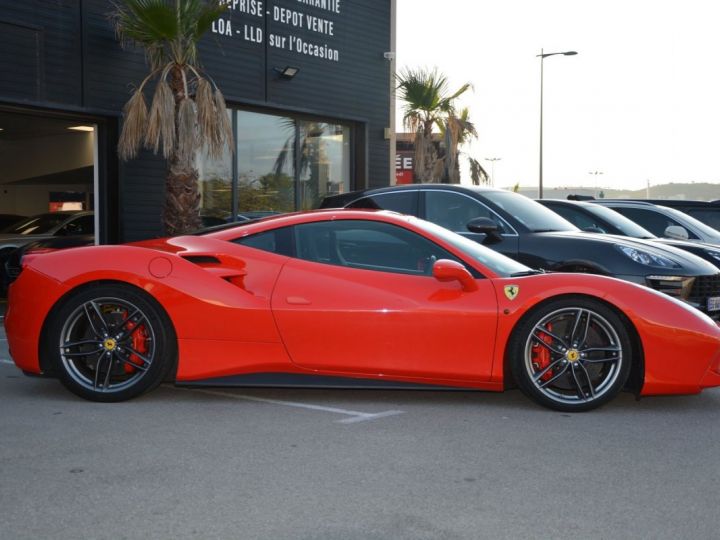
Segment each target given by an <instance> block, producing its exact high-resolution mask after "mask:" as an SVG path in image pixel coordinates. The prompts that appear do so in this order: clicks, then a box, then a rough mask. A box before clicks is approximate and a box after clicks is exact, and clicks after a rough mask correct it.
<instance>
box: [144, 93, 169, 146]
mask: <svg viewBox="0 0 720 540" xmlns="http://www.w3.org/2000/svg"><path fill="white" fill-rule="evenodd" d="M161 140H162V154H163V157H165V158H166V159H167V158H168V157H170V154H171V153H172V149H173V147H174V146H175V96H173V93H172V90H171V89H170V85H169V84H168V83H167V81H166V80H164V79H162V80H160V81H159V82H158V84H157V87H156V88H155V95H154V96H153V101H152V105H151V107H150V118H149V120H148V128H147V133H146V134H145V147H146V148H150V149H152V150H153V151H154V152H155V153H156V154H157V152H158V150H160V141H161Z"/></svg>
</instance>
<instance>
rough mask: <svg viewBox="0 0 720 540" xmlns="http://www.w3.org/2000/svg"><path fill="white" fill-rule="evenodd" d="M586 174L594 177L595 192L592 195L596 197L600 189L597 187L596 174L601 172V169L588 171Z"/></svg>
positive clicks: (598, 195)
mask: <svg viewBox="0 0 720 540" xmlns="http://www.w3.org/2000/svg"><path fill="white" fill-rule="evenodd" d="M588 174H590V175H592V176H593V177H594V181H593V185H594V187H595V193H594V195H595V196H596V197H598V198H600V190H599V189H598V185H597V183H598V175H600V174H603V172H602V171H590V172H589V173H588Z"/></svg>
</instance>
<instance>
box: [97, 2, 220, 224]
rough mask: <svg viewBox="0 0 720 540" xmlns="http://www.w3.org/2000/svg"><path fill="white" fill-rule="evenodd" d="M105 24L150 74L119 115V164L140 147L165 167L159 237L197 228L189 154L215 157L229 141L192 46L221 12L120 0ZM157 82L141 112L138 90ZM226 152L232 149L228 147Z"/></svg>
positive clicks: (216, 96)
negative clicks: (135, 51)
mask: <svg viewBox="0 0 720 540" xmlns="http://www.w3.org/2000/svg"><path fill="white" fill-rule="evenodd" d="M114 8H115V9H114V11H113V13H112V14H111V18H112V21H113V23H114V26H115V30H116V32H117V35H118V37H119V39H120V40H121V41H122V42H123V44H127V43H130V44H134V45H138V46H140V47H141V48H143V49H144V50H145V54H146V58H147V60H148V63H149V65H150V73H149V74H148V76H147V77H146V78H145V79H144V80H143V81H142V83H141V84H140V86H138V87H137V88H136V89H135V90H134V92H133V94H132V97H131V98H130V100H129V101H128V102H127V104H126V105H125V107H124V109H123V114H124V123H123V128H122V132H121V134H120V141H119V144H118V154H119V156H120V158H121V159H123V160H128V159H132V158H134V157H135V156H136V155H137V153H138V151H139V150H140V147H141V146H143V145H144V146H145V147H146V148H149V149H152V150H153V151H154V152H155V153H156V154H157V153H158V152H162V155H163V156H164V157H165V159H166V160H167V162H168V171H167V176H166V182H165V189H166V197H165V204H164V207H163V224H164V227H165V233H166V234H169V235H175V234H182V233H186V232H188V231H191V230H194V229H197V228H199V227H200V192H199V190H198V172H197V169H196V168H195V155H196V153H197V152H198V151H199V150H200V149H207V151H208V153H209V154H210V155H211V156H213V157H219V156H220V155H221V154H222V152H223V150H224V148H225V145H226V144H230V143H231V142H232V128H231V124H230V120H229V117H228V113H227V108H226V105H225V98H224V97H223V95H222V93H221V92H220V89H219V88H218V87H217V86H216V85H215V83H214V82H213V81H212V80H211V79H210V78H209V77H207V76H206V75H204V72H203V71H202V70H201V69H200V67H199V64H198V52H197V45H198V42H199V41H200V38H201V37H202V36H203V35H204V34H205V33H206V32H207V31H208V30H209V29H210V27H211V25H212V23H213V21H214V20H215V19H217V18H218V16H219V15H220V14H221V13H222V12H223V11H224V10H225V9H227V4H225V3H220V2H218V1H217V0H214V1H213V0H122V1H121V2H119V3H116V4H114ZM155 80H156V81H157V84H156V86H155V93H154V96H153V99H152V104H151V106H150V110H149V111H148V107H147V102H146V101H145V94H144V91H145V89H146V88H147V87H148V85H149V83H150V82H151V81H155ZM230 146H231V147H232V145H230Z"/></svg>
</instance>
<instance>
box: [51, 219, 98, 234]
mask: <svg viewBox="0 0 720 540" xmlns="http://www.w3.org/2000/svg"><path fill="white" fill-rule="evenodd" d="M94 232H95V218H94V217H93V216H92V215H87V216H82V217H79V218H77V219H73V220H72V221H70V222H69V223H67V224H66V225H65V226H64V227H63V228H61V229H60V230H59V231H58V232H57V234H58V235H59V236H73V235H77V234H93V233H94Z"/></svg>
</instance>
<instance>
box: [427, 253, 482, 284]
mask: <svg viewBox="0 0 720 540" xmlns="http://www.w3.org/2000/svg"><path fill="white" fill-rule="evenodd" d="M432 275H433V277H434V278H435V279H437V280H438V281H441V282H443V283H445V282H448V281H459V282H460V285H462V288H463V290H464V291H468V292H470V291H476V290H477V288H478V287H477V283H475V278H474V277H472V274H471V273H470V272H468V270H467V268H465V267H464V266H463V265H462V264H460V263H459V262H457V261H451V260H449V259H439V260H437V261H435V264H433V268H432Z"/></svg>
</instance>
